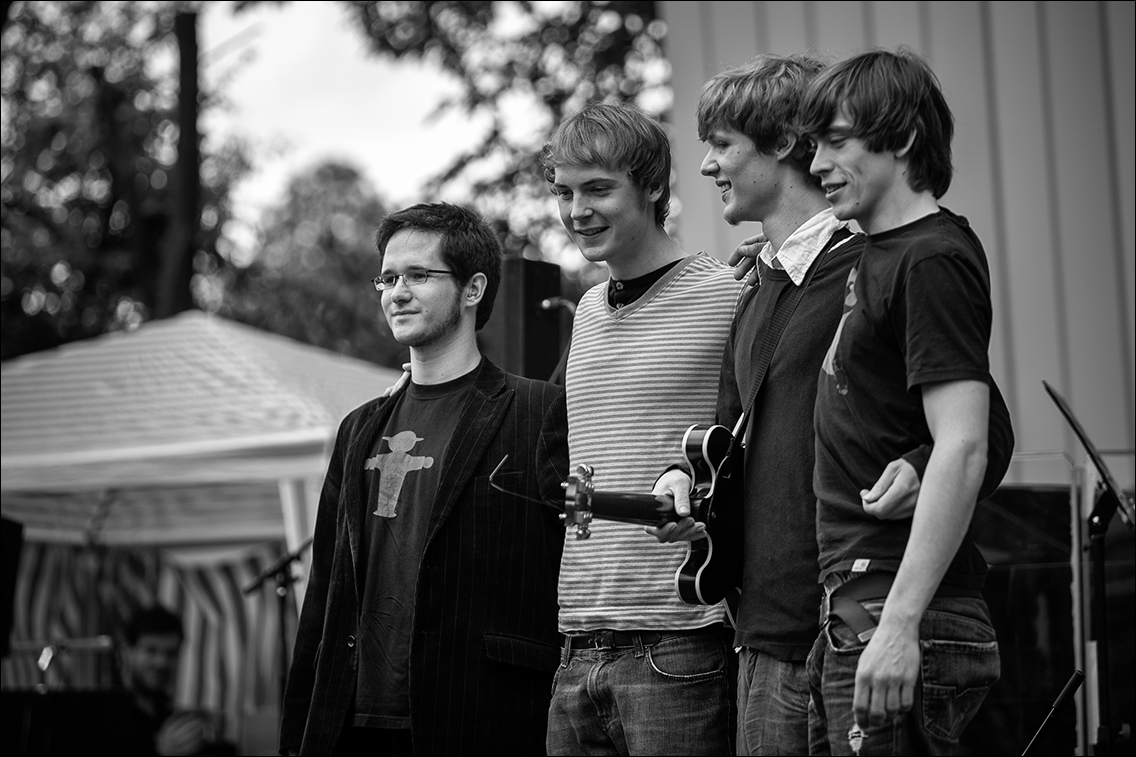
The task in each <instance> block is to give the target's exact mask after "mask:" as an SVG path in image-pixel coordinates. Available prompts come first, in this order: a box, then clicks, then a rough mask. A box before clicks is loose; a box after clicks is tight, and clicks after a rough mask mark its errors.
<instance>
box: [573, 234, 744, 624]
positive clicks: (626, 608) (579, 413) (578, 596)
mask: <svg viewBox="0 0 1136 757" xmlns="http://www.w3.org/2000/svg"><path fill="white" fill-rule="evenodd" d="M606 286H607V285H606V284H600V285H597V286H595V287H593V288H592V289H590V290H589V291H588V292H587V293H585V294H584V296H583V297H582V298H581V300H580V304H579V306H578V308H577V310H576V318H575V326H574V330H573V333H572V350H571V353H570V355H569V359H568V368H567V374H566V387H567V393H568V446H569V454H570V457H571V465H572V467H573V469H575V466H576V465H578V464H581V463H584V464H588V465H591V466H593V467H594V468H595V476H594V479H593V480H594V484H595V488H596V491H598V492H602V491H604V490H609V491H628V492H642V493H644V494H646V493H649V492H650V491H651V488H652V486H653V485H654V482H655V479H656V478H657V477H658V476H659V474H660V473H662V471H663V470H664V468H666V466H667V465H668V464H670V463H673V462H674V461H675V460H676V459H681V458H682V435H683V432H685V431H686V429H687V428H688V427H689V426H690V425H691V424H694V423H712V422H713V420H714V405H715V401H716V399H717V392H718V375H719V371H720V369H721V364H722V352H723V350H724V348H725V344H726V338H727V335H728V333H729V329H730V320H731V318H732V316H733V312H734V305H735V303H736V301H737V297H738V292H739V290H740V288H741V284H740V283H739V282H736V281H734V278H733V274H732V272H731V270H730V268H729V267H727V266H726V265H725V264H724V263H722V262H721V261H719V260H717V259H716V258H713V257H711V256H709V255H706V254H700V255H695V256H691V257H688V258H686V259H684V260H682V261H681V262H680V263H678V264H677V265H675V266H674V267H673V268H672V269H671V270H669V271H668V272H667V273H666V274H664V275H663V277H662V278H660V279H659V280H658V281H656V282H655V283H654V285H652V286H651V288H650V289H649V290H648V291H647V292H646V293H645V294H644V295H643V296H642V297H640V298H639V299H637V300H636V301H635V302H632V303H630V304H628V305H627V306H625V307H623V308H620V309H618V310H617V309H615V308H612V307H611V306H610V305H609V304H608V302H607V297H606V295H605V290H606ZM591 531H592V536H591V538H589V539H586V540H577V539H576V532H575V530H573V529H569V530H568V531H567V533H566V539H567V541H566V542H565V548H564V557H563V561H562V563H561V570H560V587H559V600H560V630H561V632H565V633H567V632H573V631H589V630H597V629H617V630H637V629H641V630H666V629H669V630H678V629H692V628H700V627H702V626H707V625H711V624H713V623H715V622H718V621H720V620H721V619H722V618H723V609H722V607H721V606H716V607H702V606H696V605H688V604H686V603H684V602H683V601H682V600H681V599H680V598H679V597H678V595H677V594H676V593H675V588H674V575H675V571H676V570H678V568H679V566H681V565H682V562H683V560H684V559H685V558H686V554H687V550H688V549H689V546H688V544H686V543H679V544H660V543H659V542H658V541H657V540H656V539H655V538H654V537H653V536H650V535H648V534H646V533H644V531H643V527H642V526H639V525H630V524H624V523H617V522H614V521H605V520H600V519H596V520H593V521H592V524H591Z"/></svg>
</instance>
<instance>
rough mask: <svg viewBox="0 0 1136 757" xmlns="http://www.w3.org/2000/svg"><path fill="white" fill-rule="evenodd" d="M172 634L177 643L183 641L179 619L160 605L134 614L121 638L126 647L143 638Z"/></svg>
mask: <svg viewBox="0 0 1136 757" xmlns="http://www.w3.org/2000/svg"><path fill="white" fill-rule="evenodd" d="M170 634H174V635H176V636H177V637H178V641H179V642H180V641H181V640H183V639H185V631H184V629H183V628H182V625H181V619H180V618H179V617H178V616H177V615H174V614H173V613H172V612H170V611H169V610H167V609H166V608H165V607H162V606H161V605H151V606H149V607H145V608H142V609H141V610H139V611H138V612H136V613H134V615H132V616H131V617H130V619H129V620H128V621H127V622H126V627H125V628H123V629H122V638H123V640H124V641H125V642H126V644H127V645H128V646H134V645H135V644H137V643H138V640H139V639H140V638H142V637H143V636H147V635H149V636H167V635H170Z"/></svg>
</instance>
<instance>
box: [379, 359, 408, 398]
mask: <svg viewBox="0 0 1136 757" xmlns="http://www.w3.org/2000/svg"><path fill="white" fill-rule="evenodd" d="M409 381H410V363H403V364H402V375H401V376H399V377H398V381H396V382H394V383H393V384H391V385H390V386H388V387H387V388H386V389H384V390H383V393H382V394H380V395H379V396H380V397H390V396H391V395H392V394H394V393H395V392H397V391H399V390H400V389H402V388H403V387H404V386H406V384H407V382H409Z"/></svg>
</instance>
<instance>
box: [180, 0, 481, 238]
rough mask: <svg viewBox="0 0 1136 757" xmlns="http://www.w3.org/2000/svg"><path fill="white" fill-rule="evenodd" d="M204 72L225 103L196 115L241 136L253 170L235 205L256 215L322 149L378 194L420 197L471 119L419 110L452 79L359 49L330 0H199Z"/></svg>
mask: <svg viewBox="0 0 1136 757" xmlns="http://www.w3.org/2000/svg"><path fill="white" fill-rule="evenodd" d="M198 32H199V35H200V36H199V47H200V50H201V52H202V55H203V62H202V77H203V79H204V82H205V85H206V86H211V87H215V86H217V85H218V84H219V83H221V82H222V81H225V80H227V83H222V84H220V86H221V87H222V89H223V91H224V92H225V93H226V94H227V95H228V97H229V99H230V100H231V101H232V103H233V109H232V111H231V112H229V113H224V114H213V115H210V116H209V117H207V118H206V119H204V120H203V122H202V129H203V131H204V132H205V136H206V139H209V140H215V139H220V138H222V137H224V136H225V135H228V134H239V135H243V136H244V137H246V138H248V139H249V140H250V141H251V143H252V146H253V148H254V157H255V161H256V172H255V174H254V175H253V176H252V177H250V179H249V180H248V181H246V182H244V183H243V185H241V186H240V187H238V189H237V192H236V196H235V204H236V211H237V216H238V218H239V219H241V220H242V221H244V222H246V223H248V224H255V222H256V220H257V219H258V217H259V215H260V213H261V212H262V211H263V210H264V209H265V208H266V207H269V206H271V205H272V204H274V203H275V202H276V201H277V200H278V199H279V198H280V197H281V196H282V192H283V190H284V187H285V186H286V185H287V183H288V180H289V178H290V177H291V176H293V175H294V174H296V173H297V172H298V171H301V170H303V169H305V168H307V167H310V166H312V165H315V164H317V163H319V162H322V161H323V160H326V159H331V158H336V159H342V160H345V161H348V162H350V163H352V164H355V165H357V166H358V167H359V168H360V169H362V171H363V173H364V174H365V175H366V176H367V178H368V179H369V180H370V181H371V183H372V184H373V185H374V187H375V189H376V190H377V191H378V192H379V194H380V196H381V197H382V198H383V200H384V201H385V202H387V203H389V204H391V205H394V206H398V205H402V204H406V203H407V202H409V201H414V200H418V199H420V198H419V197H418V196H417V192H418V190H419V188H420V186H421V184H422V183H423V181H424V180H425V179H427V178H428V177H429V176H430V175H431V174H432V173H434V172H436V171H437V170H438V169H440V168H441V167H442V166H443V165H444V164H445V163H446V161H447V159H448V158H449V157H450V156H451V155H452V154H453V152H454V150H455V147H456V146H461V145H465V144H469V143H470V140H471V136H470V135H471V134H476V131H474V129H475V128H476V125H471V124H470V122H469V121H468V120H467V119H462V118H455V117H450V116H447V117H446V118H444V119H442V120H441V121H439V122H438V123H436V124H433V125H430V124H428V123H427V122H426V116H427V115H428V114H429V113H430V112H431V110H432V109H433V108H434V107H435V106H436V105H437V103H438V102H439V101H440V100H441V98H442V97H443V96H445V95H446V94H447V93H453V92H456V91H457V85H456V84H455V83H454V82H453V81H451V80H449V79H447V78H446V77H445V76H444V75H443V74H441V73H439V72H437V71H436V70H432V69H429V68H427V67H424V66H421V65H416V64H410V63H405V62H397V63H392V62H388V61H384V60H380V59H378V58H377V57H375V56H372V55H369V54H368V53H367V52H366V48H365V43H364V40H363V36H362V34H361V33H360V32H359V31H358V30H357V29H356V28H353V27H352V26H351V25H350V22H349V19H348V17H347V15H346V13H345V11H344V9H343V7H342V6H341V5H340V4H339V3H324V2H319V3H308V2H305V3H300V2H294V3H288V4H286V5H284V6H282V7H271V6H264V7H258V8H254V9H252V10H248V11H245V12H243V13H241V14H238V15H234V14H233V13H232V11H231V3H229V2H217V3H205V5H204V10H203V12H202V14H201V16H200V18H199V29H198Z"/></svg>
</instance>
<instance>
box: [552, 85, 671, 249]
mask: <svg viewBox="0 0 1136 757" xmlns="http://www.w3.org/2000/svg"><path fill="white" fill-rule="evenodd" d="M540 162H541V165H542V166H544V178H545V179H546V180H547V181H548V183H549V184H552V183H553V182H555V181H556V169H557V168H558V167H559V166H603V167H605V168H608V169H611V170H626V171H627V173H628V175H629V176H630V177H631V179H632V180H633V181H634V182H635V183H636V184H637V185H638V186H639V188H640V189H645V190H647V191H653V190H655V189H660V190H662V193H661V194H660V195H659V199H658V200H656V201H655V223H656V224H657V225H658V226H660V227H662V225H663V224H664V223H666V220H667V214H669V213H670V210H671V141H670V139H668V138H667V133H666V131H664V130H663V126H662V124H660V123H659V122H658V121H657V120H655V119H654V118H652V117H651V116H649V115H647V114H646V113H644V112H643V111H641V110H639V109H638V108H636V107H635V106H634V105H629V104H627V103H620V102H602V103H592V104H590V105H586V106H585V107H584V108H583V109H582V110H581V111H580V112H579V113H576V114H575V115H573V116H570V117H569V118H567V119H565V120H564V121H563V122H561V124H560V125H559V126H557V127H556V131H554V132H553V134H552V137H551V138H550V139H549V141H548V143H547V144H546V145H545V146H544V148H543V149H542V150H541V151H540Z"/></svg>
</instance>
